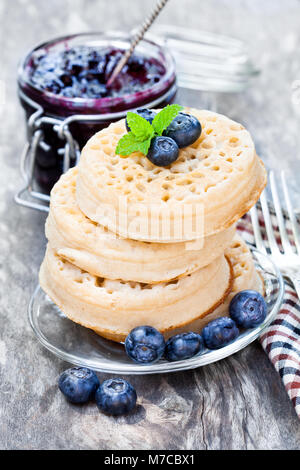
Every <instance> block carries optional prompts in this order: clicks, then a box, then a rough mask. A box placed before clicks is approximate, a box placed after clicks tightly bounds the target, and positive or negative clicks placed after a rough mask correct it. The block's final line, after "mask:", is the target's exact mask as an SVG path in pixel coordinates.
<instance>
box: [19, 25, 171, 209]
mask: <svg viewBox="0 0 300 470" xmlns="http://www.w3.org/2000/svg"><path fill="white" fill-rule="evenodd" d="M129 43H130V36H129V35H127V34H125V33H120V32H104V33H85V34H77V35H72V36H66V37H61V38H57V39H53V40H52V41H49V42H47V43H44V44H41V45H38V46H37V47H35V48H34V49H32V50H31V51H30V52H29V53H28V54H27V55H26V56H25V58H24V59H23V60H22V61H21V63H20V66H19V70H18V89H19V97H20V101H21V104H22V106H23V108H24V110H25V115H26V121H27V135H28V144H27V150H26V149H25V152H24V158H23V164H22V166H23V174H24V176H25V178H26V180H27V190H29V192H30V195H31V196H33V197H36V198H38V199H40V200H45V197H44V196H43V194H42V193H44V194H48V193H49V192H50V190H51V188H52V186H53V184H54V183H55V182H56V181H57V179H58V178H59V176H60V175H61V173H62V172H64V171H66V170H67V169H68V168H69V167H70V166H73V165H74V164H76V162H77V160H78V158H79V155H80V150H81V148H82V147H83V145H84V144H85V143H86V141H87V140H88V139H89V138H90V137H91V136H92V135H93V134H94V133H95V132H97V131H99V130H101V129H103V128H104V127H107V126H108V125H109V124H110V123H111V122H113V121H116V120H119V119H121V118H122V117H124V116H125V115H126V112H127V111H128V110H132V109H137V108H140V107H148V108H151V107H162V106H164V105H166V104H168V103H170V102H172V100H173V98H174V96H175V94H176V75H175V64H174V60H173V58H172V56H171V54H170V53H169V51H168V50H167V49H166V48H165V47H164V45H163V44H162V43H159V42H158V40H157V39H155V40H152V39H151V40H150V39H147V40H146V39H144V40H142V41H141V42H140V43H139V45H138V46H137V48H136V51H135V52H136V54H138V55H140V56H143V57H146V58H147V59H155V60H156V61H158V62H159V63H160V64H161V65H162V66H163V69H164V73H163V74H162V75H161V77H160V79H159V80H158V81H157V83H154V84H152V85H151V86H149V88H145V89H143V90H141V91H138V92H134V93H132V94H127V95H123V96H117V97H116V96H115V97H105V98H97V99H93V98H82V97H78V98H68V97H65V96H61V95H55V94H54V93H51V92H48V91H45V90H43V89H41V88H39V87H38V86H36V85H35V84H34V83H33V81H32V78H31V77H32V70H33V57H34V55H35V54H40V53H45V54H47V53H48V52H49V51H55V52H60V51H63V50H67V49H71V48H73V47H76V46H88V47H92V48H95V49H97V50H99V49H107V48H114V49H126V48H128V45H129ZM23 193H24V191H23ZM19 196H21V194H19ZM46 199H47V198H46ZM18 202H20V201H18ZM23 202H24V201H23ZM24 205H27V206H28V205H29V206H30V204H26V201H25V202H24Z"/></svg>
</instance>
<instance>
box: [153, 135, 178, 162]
mask: <svg viewBox="0 0 300 470" xmlns="http://www.w3.org/2000/svg"><path fill="white" fill-rule="evenodd" d="M178 156H179V148H178V145H177V144H176V142H175V140H173V139H171V138H170V137H154V139H152V141H151V145H150V148H149V151H148V154H147V158H148V159H149V160H150V162H152V163H153V164H154V165H157V166H168V165H171V163H173V162H175V161H176V160H177V158H178Z"/></svg>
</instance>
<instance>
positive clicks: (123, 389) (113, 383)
mask: <svg viewBox="0 0 300 470" xmlns="http://www.w3.org/2000/svg"><path fill="white" fill-rule="evenodd" d="M95 399H96V403H97V406H98V408H99V409H100V410H101V411H103V412H104V413H107V414H111V415H114V416H118V415H123V414H126V413H129V411H131V410H133V408H134V407H135V405H136V399H137V396H136V391H135V389H134V388H133V386H132V385H131V384H130V383H129V382H126V380H123V379H119V378H118V379H109V380H105V382H103V383H102V384H101V385H100V387H99V388H98V389H97V391H96V395H95Z"/></svg>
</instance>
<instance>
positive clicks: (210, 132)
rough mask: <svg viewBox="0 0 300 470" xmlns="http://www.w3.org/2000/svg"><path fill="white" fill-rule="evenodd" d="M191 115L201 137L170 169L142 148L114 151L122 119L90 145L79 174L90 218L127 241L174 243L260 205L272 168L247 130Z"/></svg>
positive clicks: (218, 118) (202, 113)
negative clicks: (155, 162)
mask: <svg viewBox="0 0 300 470" xmlns="http://www.w3.org/2000/svg"><path fill="white" fill-rule="evenodd" d="M185 112H187V113H190V114H192V115H194V116H196V117H197V118H198V120H199V121H200V123H201V126H202V134H201V136H200V138H199V139H198V140H197V141H196V142H195V143H194V144H193V145H191V146H189V147H187V148H183V149H181V150H180V152H179V158H178V160H177V161H176V162H174V163H173V164H171V165H170V166H168V167H157V166H155V165H153V164H152V163H151V162H150V161H149V160H148V159H147V157H145V156H144V155H143V154H141V153H139V152H135V153H133V154H131V155H129V156H128V157H122V156H120V155H116V154H115V150H116V146H117V144H118V141H119V139H120V138H121V137H122V136H123V135H124V134H125V133H126V128H125V120H124V119H123V120H121V121H118V122H116V123H113V124H111V125H110V126H109V127H107V128H105V129H103V130H101V131H100V132H98V133H97V134H95V135H94V136H93V137H92V138H91V139H90V140H89V141H88V142H87V144H86V146H85V147H84V149H83V151H82V155H81V159H80V162H79V167H78V179H77V203H78V205H79V207H80V209H81V211H82V212H83V213H84V214H85V215H86V216H87V217H89V218H90V219H91V220H93V221H95V222H97V223H99V224H100V225H103V226H104V227H107V228H108V229H109V230H110V231H112V232H114V233H118V234H119V235H121V236H122V237H124V238H132V239H135V240H143V241H149V242H160V243H173V242H181V241H185V240H194V239H199V238H202V237H204V236H210V235H213V234H215V233H218V232H221V231H223V230H224V229H226V228H227V227H229V226H230V225H232V224H233V223H234V222H235V221H237V220H238V219H239V218H240V217H241V216H243V215H244V214H245V213H246V212H247V211H248V210H249V209H250V208H251V207H252V206H253V205H254V204H255V202H256V201H257V200H258V198H259V196H260V194H261V192H262V190H263V188H264V187H265V185H266V171H265V168H264V166H263V164H262V162H261V160H260V159H259V158H258V157H257V155H256V152H255V148H254V144H253V141H252V138H251V136H250V134H249V132H248V131H247V130H246V129H245V128H244V127H243V126H242V125H241V124H238V123H237V122H234V121H232V120H231V119H229V118H227V117H225V116H223V115H220V114H217V113H213V112H210V111H206V110H197V109H191V108H185Z"/></svg>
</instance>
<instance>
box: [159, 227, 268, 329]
mask: <svg viewBox="0 0 300 470" xmlns="http://www.w3.org/2000/svg"><path fill="white" fill-rule="evenodd" d="M225 254H226V256H228V258H229V259H230V263H231V265H232V268H233V285H232V290H231V292H230V293H229V295H228V296H227V297H226V299H225V300H224V302H223V303H222V304H221V305H220V306H219V307H218V308H216V309H215V310H214V311H213V312H212V313H210V314H208V315H206V316H205V317H201V318H199V319H197V320H195V321H193V322H191V323H189V324H187V325H185V326H184V327H183V328H178V329H176V330H173V331H171V332H169V333H167V334H166V337H170V336H172V335H175V334H178V333H184V332H187V331H195V332H200V331H201V330H202V328H204V326H205V325H207V323H209V322H210V321H212V320H214V319H215V318H219V317H224V316H229V304H230V302H231V300H232V298H233V297H234V296H235V295H236V294H237V293H238V292H241V291H242V290H246V289H252V290H256V291H257V292H259V293H260V294H262V295H264V294H265V288H264V282H263V279H262V277H261V276H260V274H259V273H258V272H257V271H256V269H255V266H254V262H253V258H252V255H251V252H250V250H249V248H248V246H247V245H246V243H245V242H244V241H243V240H242V238H241V237H240V236H239V235H236V236H235V237H234V239H233V240H232V243H231V244H230V246H229V248H227V250H226V251H225Z"/></svg>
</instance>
